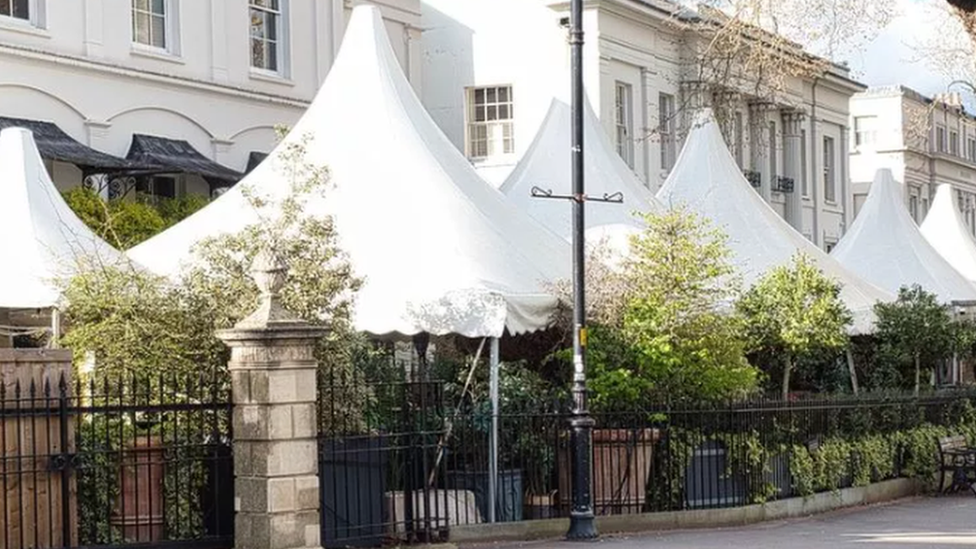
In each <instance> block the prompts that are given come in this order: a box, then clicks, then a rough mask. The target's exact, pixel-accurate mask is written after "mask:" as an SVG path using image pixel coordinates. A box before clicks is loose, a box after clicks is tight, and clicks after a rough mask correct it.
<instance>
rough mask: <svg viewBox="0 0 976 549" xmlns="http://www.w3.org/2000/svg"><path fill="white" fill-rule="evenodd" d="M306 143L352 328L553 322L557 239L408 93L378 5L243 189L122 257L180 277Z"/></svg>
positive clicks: (442, 328)
mask: <svg viewBox="0 0 976 549" xmlns="http://www.w3.org/2000/svg"><path fill="white" fill-rule="evenodd" d="M304 136H308V137H309V141H308V142H307V143H306V144H305V145H304V146H305V150H306V160H307V161H312V162H314V163H316V164H321V165H325V166H327V167H328V168H329V172H330V174H331V180H332V183H333V184H334V187H331V186H330V188H329V189H327V190H325V191H324V193H323V194H324V195H325V196H324V197H323V196H315V197H311V199H310V200H309V202H308V203H307V204H306V211H307V212H310V213H319V214H322V213H325V214H331V215H333V216H334V220H335V224H336V228H337V230H338V234H339V245H340V246H341V248H342V249H343V250H344V251H345V252H346V253H347V254H348V255H349V258H350V261H351V263H352V266H353V268H354V270H355V272H356V273H357V274H358V275H361V276H364V277H365V281H364V284H363V288H362V289H361V290H360V291H359V294H358V296H357V298H356V306H355V310H354V322H355V325H356V327H357V328H359V329H361V330H365V331H368V332H372V333H374V334H385V333H391V332H398V333H401V334H414V333H417V332H430V333H433V334H445V333H458V334H462V335H466V336H500V335H501V334H502V332H503V331H504V329H505V328H506V327H507V328H508V329H509V331H511V332H513V333H519V332H525V331H530V330H536V329H540V328H543V327H546V326H548V325H549V322H550V315H551V313H552V312H554V308H555V307H556V305H557V299H556V298H555V297H553V296H551V295H549V293H547V292H546V291H545V289H544V283H545V282H547V281H552V280H555V279H557V278H561V277H565V276H567V275H568V262H569V253H568V252H569V251H568V245H567V244H566V242H565V241H564V240H562V239H561V238H559V237H558V236H556V235H555V234H553V233H551V232H549V231H548V230H546V229H545V228H544V227H542V226H541V225H539V224H538V223H536V222H535V221H534V220H533V219H531V218H530V217H529V216H528V215H526V214H524V213H522V212H520V211H519V210H518V208H516V207H515V206H514V205H513V204H511V203H509V202H508V201H507V200H506V199H505V197H504V196H503V195H502V194H501V193H499V192H498V191H497V190H496V189H494V188H492V187H491V186H490V185H488V184H487V183H486V182H485V181H483V180H482V179H481V178H480V177H479V176H478V175H477V173H476V172H475V171H474V168H473V167H472V166H471V164H470V163H469V162H468V161H467V159H465V158H464V157H463V156H462V155H461V153H460V152H459V151H458V150H457V149H456V148H455V147H454V145H453V144H452V143H451V142H450V141H449V140H448V139H447V137H446V136H444V134H443V133H441V131H440V129H439V128H438V127H437V126H436V125H435V124H434V122H433V120H432V119H431V118H430V116H429V115H428V114H427V112H426V111H425V110H424V108H423V106H422V105H421V103H420V100H419V99H418V98H417V97H416V95H415V94H414V91H413V89H412V88H411V86H410V83H409V82H408V81H407V79H406V77H405V76H404V75H403V72H402V71H401V69H400V66H399V64H398V62H397V60H396V57H395V56H394V53H393V49H392V48H391V46H390V43H389V40H388V38H387V36H386V31H385V29H384V26H383V22H382V19H381V18H380V14H379V11H378V10H377V9H376V8H375V7H372V6H359V7H357V8H355V9H354V11H353V15H352V18H351V19H350V21H349V25H348V28H347V30H346V34H345V38H344V39H343V44H342V48H341V50H340V52H339V55H338V57H337V59H336V61H335V64H334V65H333V67H332V70H331V71H330V73H329V75H328V77H327V78H326V81H325V83H324V84H323V86H322V88H321V90H320V91H319V93H318V95H317V97H316V98H315V100H314V101H313V103H312V105H311V106H310V107H309V109H308V111H307V112H306V113H305V115H304V116H303V117H302V119H301V120H299V122H298V123H297V124H296V125H295V127H294V129H293V130H292V132H291V133H290V134H289V136H288V137H287V138H286V139H285V142H284V143H282V144H281V145H279V147H278V148H277V149H276V150H275V151H274V152H272V154H271V155H270V156H269V158H268V159H267V160H266V161H264V162H262V163H261V164H260V165H259V166H258V167H257V168H256V169H255V170H254V171H253V172H252V173H251V174H250V175H249V176H248V177H246V178H245V179H244V180H243V181H242V184H238V185H237V186H235V187H234V188H232V189H230V190H229V191H227V192H226V193H225V194H223V195H222V196H221V197H220V198H219V199H217V200H215V201H214V202H212V203H211V204H210V205H208V206H207V207H206V208H204V209H202V210H201V211H199V212H197V213H196V214H194V215H192V216H190V217H189V218H187V219H186V220H184V221H183V222H181V223H179V224H177V225H176V226H174V227H172V228H170V229H169V230H167V231H165V232H163V233H162V234H160V235H158V236H156V237H154V238H152V239H150V240H149V241H147V242H144V243H142V244H140V245H139V246H137V247H135V248H133V249H132V250H130V256H131V257H133V258H137V260H139V261H140V262H144V263H143V265H144V266H146V267H147V268H149V269H150V270H152V271H155V272H157V273H160V274H168V275H172V274H175V273H176V272H177V271H178V270H179V267H180V263H181V262H182V261H187V260H190V259H191V247H192V245H193V244H194V243H196V242H198V241H199V240H200V239H202V238H204V237H206V236H211V235H218V234H221V233H226V232H229V231H235V230H239V229H241V228H242V227H244V226H245V225H247V224H249V223H252V222H254V221H255V220H256V215H255V212H254V211H253V209H252V208H251V207H250V206H249V205H248V203H247V201H246V200H245V198H244V197H243V195H242V188H247V187H250V188H252V189H253V190H255V191H256V192H258V193H259V194H265V195H270V196H276V195H277V196H280V194H281V193H282V192H283V191H285V190H287V188H288V187H290V185H287V184H284V185H283V184H282V183H281V181H282V179H283V176H282V175H280V172H279V169H280V168H282V167H287V166H278V164H279V163H281V162H284V158H286V155H287V153H288V150H287V149H288V147H289V144H293V143H301V141H302V138H303V137H304Z"/></svg>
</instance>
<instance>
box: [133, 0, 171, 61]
mask: <svg viewBox="0 0 976 549" xmlns="http://www.w3.org/2000/svg"><path fill="white" fill-rule="evenodd" d="M134 3H135V0H130V2H129V5H130V9H129V14H130V17H131V23H132V24H131V29H132V47H133V49H135V50H137V51H139V50H142V51H148V52H153V53H164V54H168V55H174V56H178V55H179V54H180V32H179V28H180V27H179V24H180V2H179V0H163V41H164V43H165V44H164V47H162V48H160V47H159V46H155V45H153V44H143V43H142V42H139V41H138V40H137V38H136V11H137V10H136V7H135V5H133V4H134ZM149 3H150V9H152V6H151V4H152V0H149Z"/></svg>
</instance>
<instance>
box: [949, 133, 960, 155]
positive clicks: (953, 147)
mask: <svg viewBox="0 0 976 549" xmlns="http://www.w3.org/2000/svg"><path fill="white" fill-rule="evenodd" d="M949 154H951V155H953V156H959V132H958V131H956V130H949Z"/></svg>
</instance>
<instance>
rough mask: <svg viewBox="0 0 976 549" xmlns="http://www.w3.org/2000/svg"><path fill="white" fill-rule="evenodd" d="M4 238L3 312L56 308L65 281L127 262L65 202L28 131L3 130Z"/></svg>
mask: <svg viewBox="0 0 976 549" xmlns="http://www.w3.org/2000/svg"><path fill="white" fill-rule="evenodd" d="M0 235H3V236H2V237H0V257H2V258H4V260H3V267H2V268H0V308H8V309H19V308H47V307H53V306H55V305H57V303H58V300H59V297H60V292H59V290H58V282H59V280H64V279H67V278H68V277H70V276H72V275H73V274H75V273H76V272H77V271H78V269H79V267H81V266H83V265H86V264H89V262H93V263H96V264H108V263H118V262H122V261H124V260H125V257H124V256H123V255H122V253H121V252H119V251H118V250H116V249H115V248H113V247H112V246H110V245H109V244H108V243H106V242H105V241H104V240H102V239H101V238H99V237H98V236H97V235H95V233H93V232H92V231H91V230H90V229H89V228H88V227H87V226H86V225H85V224H84V222H82V221H81V220H80V219H78V216H76V215H75V213H74V212H73V211H72V210H71V208H70V207H69V206H68V204H67V203H65V201H64V199H63V198H62V197H61V193H59V192H58V189H57V188H56V187H55V186H54V182H52V181H51V178H50V177H49V176H48V173H47V169H46V168H45V167H44V161H43V160H41V155H40V153H39V152H38V151H37V145H36V144H35V143H34V136H33V135H32V134H31V132H30V131H28V130H26V129H23V128H8V129H5V130H3V131H0Z"/></svg>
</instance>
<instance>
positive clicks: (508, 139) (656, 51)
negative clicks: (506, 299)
mask: <svg viewBox="0 0 976 549" xmlns="http://www.w3.org/2000/svg"><path fill="white" fill-rule="evenodd" d="M568 4H569V3H568V2H566V1H556V0H425V1H424V6H423V26H424V29H425V30H424V40H423V47H424V56H423V58H424V69H423V80H424V84H423V91H424V95H423V97H424V101H425V104H426V106H427V108H428V110H429V111H430V112H431V114H432V116H433V117H434V119H435V120H436V121H437V122H438V124H439V125H440V126H441V127H442V129H443V130H444V131H445V133H447V135H448V136H449V137H450V138H451V139H452V141H453V142H454V143H455V145H456V146H457V147H458V148H459V149H460V150H462V151H464V152H465V153H466V154H467V156H468V157H469V159H471V161H472V162H473V163H474V164H475V165H476V166H477V167H478V169H479V171H480V172H481V173H482V174H483V175H484V176H485V177H486V178H487V179H488V180H489V181H491V182H492V183H495V184H496V185H498V184H500V183H501V182H502V181H503V180H504V179H505V177H506V176H507V174H508V173H509V172H510V171H511V169H512V168H513V167H514V165H515V164H516V163H517V162H518V159H519V158H520V157H521V155H522V154H524V152H525V150H526V148H527V147H528V146H529V144H530V143H531V141H532V138H533V136H534V133H535V131H536V130H537V129H538V127H539V124H540V122H541V120H542V118H543V116H544V115H545V113H546V110H547V108H548V106H549V101H550V100H551V99H552V97H553V96H554V95H557V96H562V97H568V85H569V75H568V72H567V67H568V62H569V53H568V46H567V41H566V29H565V28H564V25H565V24H566V21H567V19H566V18H567V17H568V8H569V5H568ZM584 9H585V12H584V31H585V40H586V42H585V46H584V81H585V86H586V90H587V95H588V97H589V100H590V101H591V103H592V104H593V107H594V109H595V110H596V112H597V113H598V115H599V117H600V120H601V122H602V123H603V126H604V129H605V130H606V132H607V134H608V135H609V136H610V138H611V139H612V140H613V141H614V142H615V143H616V146H617V150H618V152H619V153H620V155H621V156H622V157H623V158H624V160H625V161H626V162H627V163H628V165H630V166H631V168H632V169H633V170H634V171H635V173H636V174H637V175H638V176H639V177H640V178H641V180H643V181H644V182H645V184H646V185H647V186H648V187H649V188H650V189H651V190H653V191H656V190H657V189H658V187H659V186H660V185H661V183H663V182H664V180H665V179H666V178H667V175H668V173H669V172H670V169H671V166H672V165H673V163H674V161H675V159H676V156H677V154H678V152H679V151H680V148H681V141H682V139H683V134H684V131H685V129H686V127H687V123H688V122H689V117H688V116H684V115H682V112H681V111H683V110H687V111H690V109H683V107H682V106H683V105H691V104H695V105H702V104H704V105H707V104H709V103H710V101H711V98H712V97H713V96H714V94H717V93H727V92H726V91H725V90H717V89H711V88H710V87H709V86H706V85H703V84H699V83H696V82H695V81H694V80H693V79H692V78H689V77H688V76H687V74H686V73H687V72H688V70H687V62H686V61H684V60H685V59H687V57H688V56H689V55H690V54H689V52H688V51H685V50H686V49H687V41H686V40H683V39H682V38H683V37H682V36H679V34H678V32H679V31H677V30H676V28H675V26H674V25H673V24H672V21H673V19H672V18H673V17H674V16H675V11H676V10H677V9H678V7H677V6H676V4H673V3H671V2H668V1H666V0H653V1H644V0H592V1H588V2H586V4H585V8H584ZM786 87H787V89H786V91H785V93H784V94H783V97H781V98H779V99H778V101H777V102H776V103H775V104H771V103H770V102H769V101H768V100H760V99H758V98H751V97H750V96H749V94H748V93H735V94H733V96H732V97H731V98H729V97H728V96H726V97H723V101H725V102H726V103H728V104H732V105H734V106H733V107H732V109H731V110H732V112H731V113H730V115H731V116H730V119H731V121H732V122H730V123H729V124H728V126H729V127H728V128H727V129H728V131H727V137H728V139H729V141H730V146H731V147H732V149H733V153H734V155H735V157H736V159H737V160H738V163H739V165H740V166H741V167H742V169H743V171H744V172H746V173H747V175H748V176H749V178H750V180H751V181H752V182H753V184H754V186H755V187H756V188H757V191H758V192H760V193H761V194H762V195H763V197H764V198H765V199H766V201H767V202H768V203H770V204H771V205H772V207H773V208H774V209H776V210H777V211H778V212H779V213H780V215H782V216H783V217H784V218H785V219H786V220H787V221H789V222H790V223H791V224H792V225H793V226H794V227H795V228H796V229H797V230H799V231H800V232H801V233H803V234H804V235H806V236H807V238H809V239H810V240H812V241H814V242H816V243H817V244H818V245H820V246H822V247H823V248H825V249H827V250H829V249H830V248H831V247H832V246H833V244H835V243H836V242H837V241H838V240H839V239H840V237H841V236H842V235H843V233H844V231H845V228H846V227H847V226H849V224H850V222H851V221H852V220H853V215H852V213H853V204H852V201H851V196H852V194H851V189H850V185H849V170H848V163H847V155H846V154H845V152H846V151H847V150H848V145H847V138H848V134H849V132H848V127H847V126H848V123H849V111H848V101H849V99H850V97H851V96H852V95H853V94H854V93H856V92H859V91H862V90H863V89H864V86H862V85H861V84H858V83H857V82H854V81H853V80H851V79H850V78H849V75H848V73H847V70H846V69H844V68H843V67H839V66H831V67H830V70H829V71H828V72H827V74H825V75H823V76H822V77H820V78H817V79H816V80H812V79H809V80H801V79H793V80H792V81H790V82H788V85H787V86H786ZM567 139H568V136H567Z"/></svg>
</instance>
